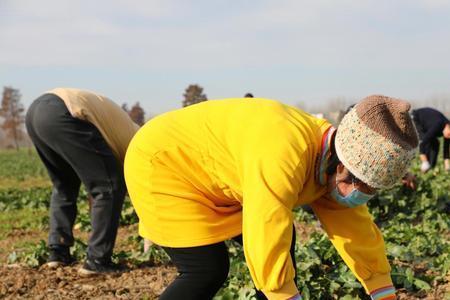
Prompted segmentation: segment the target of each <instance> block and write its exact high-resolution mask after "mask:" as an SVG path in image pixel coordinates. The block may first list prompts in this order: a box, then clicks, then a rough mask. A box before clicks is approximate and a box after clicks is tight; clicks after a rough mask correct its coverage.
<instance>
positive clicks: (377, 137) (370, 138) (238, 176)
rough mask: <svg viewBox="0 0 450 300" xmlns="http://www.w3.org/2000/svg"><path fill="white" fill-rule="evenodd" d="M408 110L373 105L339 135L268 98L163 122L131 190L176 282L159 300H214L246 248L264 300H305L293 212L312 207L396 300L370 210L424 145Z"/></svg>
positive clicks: (343, 249)
mask: <svg viewBox="0 0 450 300" xmlns="http://www.w3.org/2000/svg"><path fill="white" fill-rule="evenodd" d="M409 109H410V105H409V103H408V102H406V101H403V100H398V99H393V98H389V97H385V96H378V95H375V96H370V97H367V98H365V99H364V100H362V101H361V102H360V103H358V104H357V105H356V106H355V107H354V108H353V109H352V110H351V111H350V112H349V113H348V114H347V115H346V116H345V117H344V119H343V120H342V122H341V124H340V125H339V127H338V129H337V130H335V129H334V128H333V127H332V126H331V125H330V123H328V122H327V121H326V120H323V119H317V118H315V117H313V116H311V115H309V114H307V113H305V112H303V111H301V110H298V109H296V108H293V107H290V106H287V105H284V104H282V103H280V102H277V101H274V100H268V99H258V98H255V99H254V100H252V101H248V100H246V99H244V98H241V99H225V100H215V101H207V102H203V103H201V104H197V105H193V106H190V107H186V108H183V109H180V110H176V111H172V112H168V113H165V114H163V115H160V116H158V117H156V118H154V119H152V120H151V121H149V122H148V123H147V124H145V125H144V126H143V127H142V128H141V129H140V130H139V131H138V132H137V133H136V135H135V136H134V137H133V139H132V141H131V143H130V145H129V148H128V150H127V153H126V157H125V166H124V168H125V170H124V172H125V180H126V184H127V187H128V192H129V194H130V197H131V200H132V203H133V205H134V207H135V209H136V212H137V214H138V216H139V222H140V223H139V232H140V235H142V236H143V237H144V238H147V239H150V240H152V241H153V242H154V243H156V244H158V245H161V246H162V247H163V248H164V249H165V251H166V252H167V253H168V254H169V256H170V258H171V260H172V262H173V263H174V264H175V266H176V267H177V269H178V272H179V275H178V277H177V278H176V279H175V280H174V281H173V282H172V283H171V284H170V285H169V286H168V287H167V289H166V290H165V291H164V292H163V294H162V295H161V297H160V299H163V300H166V299H185V300H188V299H197V300H198V299H211V298H212V297H213V296H214V295H215V294H216V292H217V291H218V290H219V288H220V287H221V286H222V284H223V283H224V281H225V280H226V278H227V275H228V268H229V258H228V253H227V248H226V246H225V243H224V241H225V240H228V239H232V238H235V239H236V240H241V241H242V243H243V249H244V254H245V258H246V262H247V265H248V268H249V270H250V274H251V276H252V279H253V281H254V284H255V286H256V288H257V289H258V290H260V291H262V292H259V293H258V297H259V298H260V299H264V298H265V297H267V298H268V299H276V300H278V299H301V296H300V294H299V292H298V289H297V287H296V284H295V281H294V278H295V273H296V272H295V268H294V266H295V264H294V263H293V262H294V257H293V255H292V252H293V251H291V249H292V248H293V243H295V240H294V239H293V237H295V233H294V232H293V214H292V210H293V209H294V208H295V207H297V206H300V205H305V204H308V205H310V206H311V207H312V209H313V210H314V212H315V214H316V215H317V217H318V218H319V220H320V222H321V224H322V226H323V228H324V229H325V231H326V232H327V234H328V236H329V238H330V240H331V241H332V243H333V245H334V246H335V248H336V249H337V251H338V252H339V254H340V255H341V257H342V258H343V259H344V261H345V262H346V264H347V265H348V266H349V268H350V269H351V270H352V271H353V273H354V274H355V276H356V277H357V278H358V279H359V281H360V282H361V283H362V285H363V287H364V288H365V290H366V291H367V293H368V294H370V295H371V296H372V298H373V299H376V300H380V299H395V290H394V287H393V285H392V281H391V277H390V266H389V263H388V261H387V258H386V254H385V246H384V242H383V238H382V235H381V233H380V231H379V229H378V228H377V226H376V225H375V224H374V222H373V221H372V217H371V215H370V213H369V211H368V208H367V206H366V205H365V203H366V202H367V201H368V200H369V199H370V198H372V197H373V195H374V193H375V192H376V190H377V189H379V188H384V187H389V186H391V185H393V184H394V183H395V182H396V181H397V180H400V179H401V178H402V176H403V175H404V174H405V173H406V170H407V168H408V166H409V164H410V162H411V160H412V159H413V158H414V156H415V153H416V149H417V146H418V138H417V133H416V130H415V127H414V125H413V123H412V121H411V119H410V116H409V114H408V111H409Z"/></svg>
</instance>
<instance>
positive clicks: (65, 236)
mask: <svg viewBox="0 0 450 300" xmlns="http://www.w3.org/2000/svg"><path fill="white" fill-rule="evenodd" d="M26 127H27V130H28V134H29V135H30V138H31V140H32V141H33V144H34V146H35V147H36V150H37V152H38V154H39V156H40V158H41V160H42V162H43V163H44V165H45V167H46V168H47V171H48V174H49V176H50V179H51V181H52V183H53V193H52V198H51V201H50V232H49V238H48V244H49V247H50V248H57V247H70V246H72V245H73V243H74V238H73V233H72V227H73V225H74V222H75V218H76V215H77V203H76V200H77V197H78V192H79V189H80V184H81V182H82V183H83V184H84V186H85V187H86V190H87V192H88V193H89V194H90V195H91V197H92V199H93V201H92V207H91V215H90V217H91V224H92V232H91V235H90V238H89V242H88V253H87V254H88V257H89V258H93V259H98V260H104V261H108V260H110V258H111V255H112V251H113V248H114V243H115V240H116V235H117V229H118V225H119V218H120V212H121V209H122V204H123V200H124V197H125V192H126V187H125V181H124V177H123V167H122V164H121V163H119V162H118V161H117V159H116V158H115V156H114V155H113V152H112V151H111V149H110V148H109V146H108V144H107V143H106V142H105V140H104V138H103V137H102V135H101V134H100V132H99V131H98V129H97V128H96V127H95V126H94V125H92V124H91V123H88V122H85V121H81V120H79V119H76V118H74V117H72V116H71V114H70V113H69V111H68V110H67V107H66V106H65V104H64V102H63V101H62V100H61V99H60V98H58V97H57V96H56V95H53V94H44V95H43V96H41V97H39V98H38V99H36V100H35V101H34V102H33V103H32V105H31V106H30V108H29V109H28V112H27V115H26Z"/></svg>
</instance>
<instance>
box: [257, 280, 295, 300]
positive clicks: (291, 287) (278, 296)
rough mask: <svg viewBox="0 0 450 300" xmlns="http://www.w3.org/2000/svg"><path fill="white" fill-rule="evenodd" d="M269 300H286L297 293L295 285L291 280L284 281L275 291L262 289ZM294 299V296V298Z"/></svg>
mask: <svg viewBox="0 0 450 300" xmlns="http://www.w3.org/2000/svg"><path fill="white" fill-rule="evenodd" d="M263 292H264V295H266V297H267V299H269V300H286V299H290V298H292V297H294V296H296V295H298V290H297V287H296V286H295V283H294V281H293V280H291V281H289V282H287V283H285V284H284V285H283V286H282V287H281V288H280V289H278V290H275V291H264V290H263ZM294 299H295V298H294ZM300 299H301V298H300Z"/></svg>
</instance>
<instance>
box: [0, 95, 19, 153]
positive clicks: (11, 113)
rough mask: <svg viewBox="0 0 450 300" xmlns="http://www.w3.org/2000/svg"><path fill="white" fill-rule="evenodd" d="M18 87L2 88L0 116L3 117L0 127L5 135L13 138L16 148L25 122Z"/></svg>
mask: <svg viewBox="0 0 450 300" xmlns="http://www.w3.org/2000/svg"><path fill="white" fill-rule="evenodd" d="M21 97H22V95H21V94H20V92H19V90H18V89H14V88H12V87H4V88H3V97H2V106H1V108H0V116H1V117H3V118H4V121H3V124H2V125H1V128H2V129H3V130H5V133H6V136H7V137H9V138H12V139H13V140H14V144H15V146H16V149H17V150H18V149H19V140H20V139H22V138H23V131H22V126H23V124H24V122H25V117H24V111H25V109H24V107H23V105H22V103H20V98H21Z"/></svg>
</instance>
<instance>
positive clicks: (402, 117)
mask: <svg viewBox="0 0 450 300" xmlns="http://www.w3.org/2000/svg"><path fill="white" fill-rule="evenodd" d="M410 108H411V105H410V104H409V103H408V102H406V101H403V100H400V99H394V98H390V97H386V96H381V95H373V96H369V97H367V98H364V99H363V100H362V101H361V102H359V103H358V104H356V106H355V107H353V108H352V109H351V110H350V112H348V113H347V114H346V115H345V116H344V118H343V119H342V121H341V123H340V125H339V127H338V129H337V133H336V140H335V146H336V154H337V156H338V158H339V160H340V161H341V162H342V164H343V165H344V166H345V167H346V168H347V169H348V170H349V171H350V172H351V173H352V174H353V175H355V176H356V177H357V178H358V179H360V180H361V181H362V182H364V183H366V184H368V185H369V186H371V187H374V188H387V187H390V186H392V185H393V184H395V183H396V182H397V181H399V180H400V178H402V177H403V176H404V175H405V173H406V171H407V169H408V167H409V164H410V163H411V161H412V159H413V158H414V156H415V154H416V150H417V146H418V143H419V141H418V136H417V131H416V128H415V126H414V124H413V122H412V120H411V117H410V115H409V113H408V111H409V109H410Z"/></svg>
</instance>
